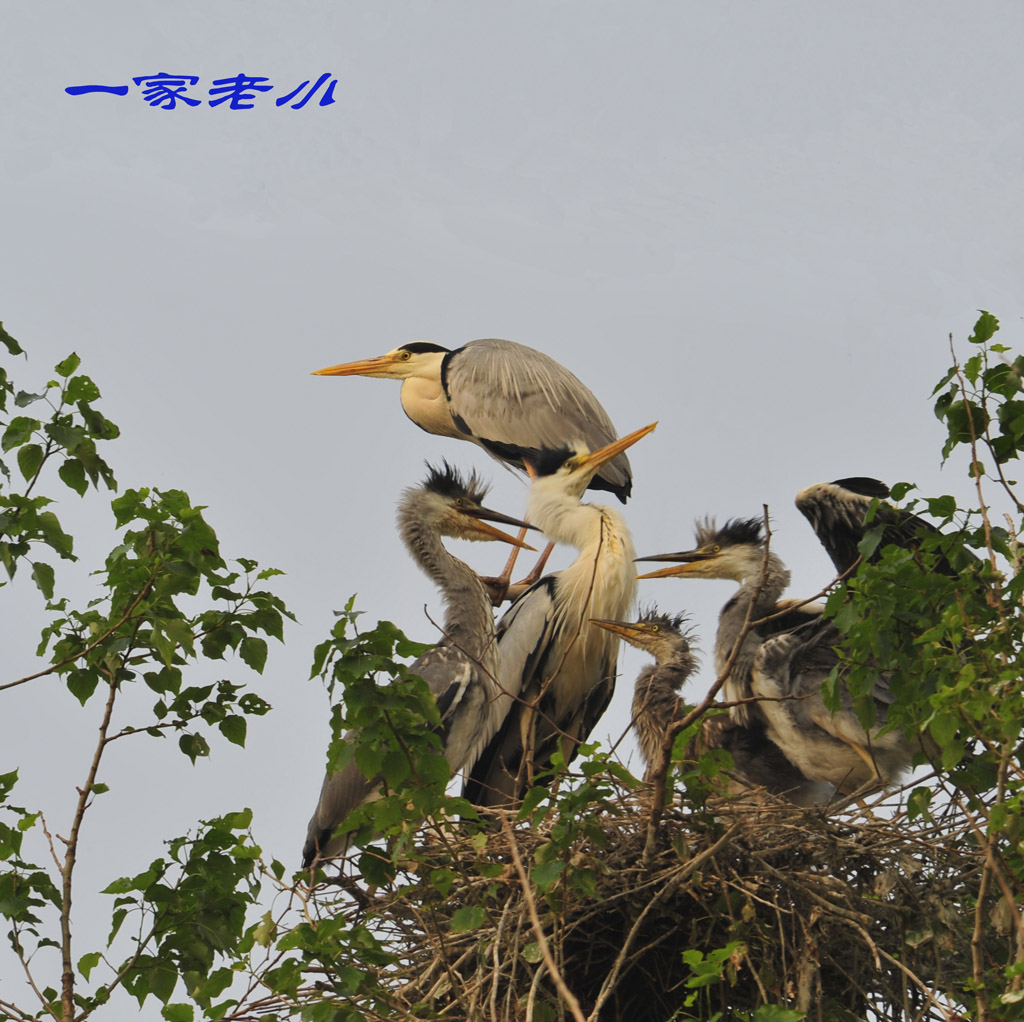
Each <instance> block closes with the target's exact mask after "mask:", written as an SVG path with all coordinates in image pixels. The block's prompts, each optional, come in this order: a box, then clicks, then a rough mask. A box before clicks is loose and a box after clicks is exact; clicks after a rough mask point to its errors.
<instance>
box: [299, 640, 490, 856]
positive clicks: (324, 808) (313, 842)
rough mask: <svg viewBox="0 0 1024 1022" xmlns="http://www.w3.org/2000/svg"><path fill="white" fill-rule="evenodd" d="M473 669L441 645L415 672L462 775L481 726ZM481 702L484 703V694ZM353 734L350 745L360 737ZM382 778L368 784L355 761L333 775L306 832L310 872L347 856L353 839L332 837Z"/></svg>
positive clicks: (447, 751)
mask: <svg viewBox="0 0 1024 1022" xmlns="http://www.w3.org/2000/svg"><path fill="white" fill-rule="evenodd" d="M472 666H473V665H472V664H471V663H470V661H469V659H468V657H466V656H465V654H463V653H462V652H461V651H460V650H457V649H455V648H454V647H452V646H446V645H441V646H435V647H434V648H433V649H429V650H427V652H426V653H424V654H423V656H421V657H420V658H419V659H418V660H417V661H416V662H415V663H413V664H412V665H411V666H410V668H409V670H410V671H411V672H412V673H413V674H418V675H419V676H420V677H421V678H422V679H423V680H424V681H425V682H426V683H427V685H428V686H429V687H430V691H431V692H432V693H433V695H434V699H435V700H436V701H437V708H438V710H439V712H440V714H441V737H442V741H443V742H444V746H445V756H446V757H447V758H448V762H449V763H450V764H451V766H452V769H453V770H458V769H459V768H460V767H461V766H462V763H461V762H453V757H454V758H455V759H456V760H457V759H458V758H459V756H460V755H461V751H460V750H462V749H464V748H465V746H466V743H467V737H466V736H467V735H471V736H475V735H476V733H477V731H478V729H479V727H480V720H479V716H480V714H479V713H473V712H472V710H473V708H472V707H468V710H469V712H467V702H468V701H467V696H466V693H467V691H468V690H469V688H470V682H471V680H472V676H473V675H472ZM479 702H480V703H481V704H482V703H483V697H482V695H481V696H480V697H479ZM354 734H355V733H354V732H352V731H350V732H348V734H346V735H345V739H346V740H351V739H352V738H353V737H354ZM380 783H381V778H380V777H375V778H373V779H368V778H367V777H365V776H364V774H363V772H362V771H361V770H360V769H359V767H358V766H356V763H355V760H350V761H349V763H348V765H347V766H346V767H345V768H344V770H341V771H337V772H335V773H328V774H327V776H326V777H325V778H324V783H323V786H322V787H321V789H320V801H319V803H318V804H317V807H316V811H315V812H314V813H313V816H312V818H311V819H310V821H309V826H308V828H307V830H306V843H305V845H304V846H303V849H302V865H303V868H306V867H308V866H310V865H312V863H313V862H314V861H315V860H316V859H326V858H329V857H331V856H335V855H344V853H345V852H346V851H348V846H349V838H350V835H349V834H339V835H338V836H337V837H332V835H333V834H334V831H335V828H337V827H338V826H339V824H341V823H342V822H343V821H344V820H345V819H346V818H347V817H348V815H349V814H350V813H352V812H353V811H355V810H356V809H358V808H359V807H360V806H361V805H364V804H365V803H367V802H369V801H370V800H371V799H372V798H373V797H374V795H375V793H376V792H377V790H378V788H379V787H380Z"/></svg>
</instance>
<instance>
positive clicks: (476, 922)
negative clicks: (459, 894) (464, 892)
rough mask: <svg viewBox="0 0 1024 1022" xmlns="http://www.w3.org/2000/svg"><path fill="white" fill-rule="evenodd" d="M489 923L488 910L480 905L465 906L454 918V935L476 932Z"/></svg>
mask: <svg viewBox="0 0 1024 1022" xmlns="http://www.w3.org/2000/svg"><path fill="white" fill-rule="evenodd" d="M485 922H487V910H486V909H483V908H481V907H480V906H479V905H463V906H462V908H460V909H459V910H458V911H457V912H456V913H455V915H453V916H452V933H465V932H466V931H467V930H475V929H476V928H477V927H479V926H483V924H484V923H485Z"/></svg>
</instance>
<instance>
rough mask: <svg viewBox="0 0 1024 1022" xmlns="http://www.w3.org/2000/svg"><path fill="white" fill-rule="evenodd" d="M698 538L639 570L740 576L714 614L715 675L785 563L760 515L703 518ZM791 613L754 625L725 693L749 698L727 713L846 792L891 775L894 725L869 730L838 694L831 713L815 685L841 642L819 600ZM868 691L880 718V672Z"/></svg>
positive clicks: (771, 593) (771, 603)
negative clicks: (761, 730) (767, 544)
mask: <svg viewBox="0 0 1024 1022" xmlns="http://www.w3.org/2000/svg"><path fill="white" fill-rule="evenodd" d="M698 544H699V546H698V548H697V549H696V550H691V551H687V552H685V553H681V554H667V555H663V556H662V557H659V558H645V559H647V560H651V559H654V560H674V561H680V562H682V563H680V564H678V565H677V566H676V567H674V568H667V569H663V570H662V571H659V572H654V573H652V574H651V575H646V576H641V577H642V578H652V577H660V576H666V575H677V576H684V577H691V578H692V577H697V578H731V579H735V580H736V581H738V582H740V588H739V590H738V591H737V593H736V594H735V595H734V596H733V597H732V599H730V600H729V602H728V603H726V605H725V607H724V608H723V609H722V613H721V615H720V617H719V627H718V636H717V637H716V640H715V662H716V669H717V671H718V673H719V674H721V673H722V671H723V670H724V669H725V664H726V661H727V660H728V658H729V655H730V652H731V650H732V649H733V646H734V645H735V644H736V641H737V638H738V636H739V635H740V634H741V632H742V630H743V625H744V622H745V621H746V620H747V615H748V609H749V613H750V620H757V619H758V618H760V617H764V616H765V615H767V614H771V613H772V611H773V608H774V607H775V605H776V600H777V599H778V597H779V596H780V595H781V594H782V592H783V590H784V589H785V587H786V585H788V583H789V571H788V570H787V569H786V566H785V565H784V564H783V563H782V560H781V559H780V558H779V557H778V555H777V554H775V553H774V552H771V551H770V552H769V553H768V554H767V557H766V556H765V550H764V542H763V539H762V537H761V523H760V522H759V521H758V519H756V518H751V519H748V520H746V521H742V520H734V521H731V522H727V523H726V524H725V526H723V527H722V528H721V529H715V528H714V527H713V526H712V525H711V524H710V523H707V524H705V525H704V526H702V527H701V529H700V530H699V531H698ZM762 567H763V572H762ZM814 610H817V611H818V612H817V613H814ZM792 614H793V612H792V611H790V613H789V614H786V615H783V617H781V618H779V619H776V620H775V621H770V622H765V624H764V625H758V626H757V627H756V628H752V629H750V630H749V631H748V632H747V634H746V635H745V636H744V638H743V640H742V642H741V643H740V647H739V652H738V654H737V656H736V659H735V662H734V664H733V667H732V670H731V671H730V673H729V677H728V678H727V680H726V682H725V685H724V686H723V694H724V696H725V698H726V700H728V701H730V702H732V701H733V700H737V699H752V700H754V701H753V702H751V703H747V704H742V705H739V706H733V707H731V709H730V714H731V716H732V719H733V720H734V721H736V722H737V723H739V724H742V725H744V726H750V725H751V724H752V723H753V724H758V723H760V724H761V725H762V726H764V727H765V729H766V731H767V734H768V737H769V738H770V739H771V740H772V741H773V742H774V743H775V744H776V745H777V746H778V747H779V748H780V749H781V750H782V752H783V754H784V755H785V757H786V758H787V759H788V760H789V762H790V763H792V764H793V765H794V766H795V767H796V768H797V769H798V770H799V771H800V772H801V773H802V774H803V775H804V776H805V777H806V778H807V779H809V780H810V781H817V782H820V783H823V784H831V785H833V786H834V787H836V788H838V789H839V790H840V791H842V792H844V793H846V792H851V791H854V790H856V789H857V788H860V787H862V786H863V785H864V784H866V783H867V782H868V781H869V780H873V781H874V782H875V783H878V782H882V783H887V782H888V781H889V780H892V779H893V778H895V777H896V776H898V774H899V772H900V770H901V769H903V766H905V765H906V764H909V762H910V758H911V753H910V746H909V744H908V743H907V741H906V738H905V737H904V736H903V734H902V732H899V731H890V732H888V733H887V734H885V735H882V736H879V735H878V731H879V728H873V729H872V730H871V731H870V732H868V731H865V729H864V728H863V727H861V725H860V723H859V721H858V720H857V715H856V713H855V712H854V709H853V702H852V699H850V698H849V696H844V697H843V704H842V706H841V707H840V709H839V710H838V711H837V712H836V713H835V714H832V713H831V712H830V711H828V710H827V709H826V708H825V704H824V702H823V700H822V698H821V691H820V690H821V686H822V684H823V683H824V682H825V680H826V679H827V678H828V676H829V673H830V671H831V670H832V668H833V667H834V666H835V665H836V664H837V663H838V655H837V653H836V652H835V650H834V649H833V646H834V645H835V644H837V643H838V642H839V641H840V637H839V633H838V632H837V631H836V630H835V627H834V625H832V624H831V623H829V622H826V621H824V620H823V619H822V618H821V616H820V608H813V609H812V610H811V612H810V613H808V609H807V608H803V609H802V610H800V611H797V612H796V614H797V616H796V617H793V616H792ZM801 616H802V618H803V621H802V623H801V621H800V618H801ZM779 622H781V623H782V625H783V627H782V628H780V627H779ZM801 651H803V652H802V655H799V656H798V654H800V653H801ZM874 697H875V703H876V713H877V715H878V717H880V718H883V719H884V714H885V707H886V706H887V705H888V704H889V703H890V702H891V701H892V697H891V694H890V692H889V689H888V685H887V684H886V682H885V681H884V679H882V678H879V680H878V682H877V684H876V686H875V692H874ZM778 700H782V702H779V701H778ZM879 754H881V756H880V755H879ZM901 764H902V765H901Z"/></svg>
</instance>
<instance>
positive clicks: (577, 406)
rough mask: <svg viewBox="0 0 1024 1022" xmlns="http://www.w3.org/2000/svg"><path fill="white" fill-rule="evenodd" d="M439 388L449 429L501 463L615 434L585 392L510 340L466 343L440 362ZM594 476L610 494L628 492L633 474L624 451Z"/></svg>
mask: <svg viewBox="0 0 1024 1022" xmlns="http://www.w3.org/2000/svg"><path fill="white" fill-rule="evenodd" d="M442 383H443V385H444V388H445V394H446V395H447V397H448V405H449V410H450V411H451V415H452V419H453V420H454V422H455V424H456V426H457V427H458V428H459V429H461V430H462V431H463V432H464V433H465V434H467V435H468V436H471V437H474V438H476V439H477V440H478V441H479V442H480V443H481V444H482V445H483V446H484V447H485V448H486V449H487V450H488V451H490V452H491V453H492V454H494V455H495V456H496V457H498V458H501V459H503V460H507V461H512V462H514V463H517V464H521V463H522V455H523V454H524V453H528V452H530V451H536V450H538V449H539V448H542V447H547V448H558V447H561V446H563V445H565V444H574V443H577V442H579V441H583V443H585V444H586V445H587V447H588V449H590V450H597V448H599V447H604V446H605V445H606V444H609V443H611V442H612V441H613V440H614V439H615V438H616V437H617V436H618V433H617V432H616V430H615V426H614V425H613V424H612V421H611V418H610V417H609V416H608V413H607V412H606V411H605V410H604V408H603V407H602V406H601V404H600V402H599V401H598V400H597V398H596V397H594V395H593V393H592V392H591V391H590V389H589V388H588V387H586V386H585V385H584V384H583V383H581V382H580V380H579V379H577V377H576V376H574V375H573V374H572V373H571V372H569V370H568V369H566V368H565V366H563V365H561V364H559V363H558V362H556V361H555V360H554V359H553V358H551V357H550V356H548V355H545V354H544V353H543V352H540V351H535V350H534V349H533V348H528V347H526V346H525V345H523V344H516V343H515V342H514V341H503V340H497V339H487V340H480V341H470V343H469V344H467V345H465V347H462V348H458V349H457V350H455V351H453V352H452V353H451V354H450V355H449V356H447V357H446V358H445V367H444V371H443V374H442ZM598 475H599V476H600V477H601V478H602V479H604V480H605V481H607V482H608V483H609V484H610V486H609V487H608V488H609V489H612V490H613V491H614V492H617V493H618V492H619V491H620V490H621V491H622V495H623V496H628V495H629V484H630V480H631V477H632V473H631V471H630V467H629V459H628V458H627V457H626V455H625V454H620V455H618V456H617V457H615V458H613V459H612V460H611V461H610V462H608V463H607V464H606V465H604V466H602V468H601V470H600V471H599V473H598Z"/></svg>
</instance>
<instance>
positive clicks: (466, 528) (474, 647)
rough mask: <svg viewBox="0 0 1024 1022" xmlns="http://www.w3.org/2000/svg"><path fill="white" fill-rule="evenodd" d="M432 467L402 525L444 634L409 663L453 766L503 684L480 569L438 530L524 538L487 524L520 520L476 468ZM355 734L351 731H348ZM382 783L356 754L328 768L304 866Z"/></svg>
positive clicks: (472, 747) (485, 734) (468, 756)
mask: <svg viewBox="0 0 1024 1022" xmlns="http://www.w3.org/2000/svg"><path fill="white" fill-rule="evenodd" d="M427 467H428V470H429V471H428V474H427V478H426V479H425V480H424V482H423V483H422V484H421V485H419V486H414V487H411V488H409V489H407V490H406V491H405V493H404V494H403V496H402V499H401V501H400V502H399V505H398V529H399V532H400V534H401V536H402V540H403V542H404V543H405V545H406V547H407V548H408V550H409V553H410V554H411V555H412V558H413V560H415V561H416V563H417V564H418V565H419V566H420V568H422V569H423V571H424V572H426V574H427V575H429V576H430V578H431V579H433V581H434V582H435V583H436V584H437V586H438V588H439V589H440V590H441V593H442V596H443V598H444V603H445V616H444V626H443V631H444V639H443V640H442V641H441V643H440V644H439V645H437V646H435V647H434V648H433V649H430V650H428V651H427V652H426V653H424V654H423V656H421V657H420V658H419V659H418V660H417V661H416V662H415V663H414V664H412V665H411V666H410V668H409V670H410V671H411V672H412V673H413V674H418V675H419V676H420V677H421V678H422V679H423V680H424V681H425V682H426V683H427V684H428V685H429V686H430V690H431V692H432V693H433V694H434V698H435V699H436V701H437V708H438V710H439V711H440V714H441V737H442V741H443V743H444V755H445V758H446V759H447V760H448V763H449V764H450V766H451V768H452V771H453V772H454V771H457V770H460V769H462V768H463V767H464V766H466V765H467V764H471V763H473V762H474V761H475V760H476V758H477V756H478V755H479V754H480V751H481V749H482V748H483V746H484V745H485V744H486V743H487V741H488V739H489V738H490V737H491V735H492V734H493V728H492V729H491V730H490V731H488V730H487V722H488V720H489V717H490V714H491V706H492V704H493V702H494V700H495V699H496V697H497V696H498V694H499V691H500V690H499V689H498V687H497V683H496V681H495V678H496V677H497V673H498V652H497V646H496V644H495V635H494V614H493V611H492V608H491V602H490V599H489V598H488V596H487V594H486V593H485V592H484V587H483V585H482V584H481V582H480V580H479V579H478V578H477V576H476V573H475V572H474V571H473V570H472V568H470V567H469V565H467V564H466V563H464V562H463V561H460V560H459V559H458V558H457V557H455V556H454V555H452V554H451V553H449V552H448V551H447V550H446V549H445V547H444V544H443V543H442V542H441V537H442V536H449V537H453V538H457V539H469V540H492V541H499V542H503V543H511V544H513V545H514V546H516V545H518V546H525V545H526V544H525V543H522V541H521V540H518V539H516V538H514V537H512V536H509V535H507V534H506V533H504V532H502V531H500V530H499V529H496V528H494V527H493V526H491V525H488V524H487V523H488V522H500V523H504V524H506V525H514V526H520V527H521V526H522V525H523V523H522V522H521V521H519V520H518V519H515V518H509V517H508V516H507V515H503V514H500V513H499V512H497V511H491V510H489V509H488V508H485V507H484V506H483V505H482V501H483V498H484V495H485V493H486V489H485V488H484V487H483V486H482V485H481V483H480V481H479V480H478V479H477V477H476V475H472V476H470V477H469V479H468V481H467V480H466V479H464V478H463V477H462V476H461V475H460V474H459V473H458V472H457V471H456V470H455V469H453V468H452V467H451V466H449V465H448V464H447V463H445V464H444V467H443V468H440V469H438V468H434V467H432V466H429V465H428V466H427ZM529 549H532V547H531V548H529ZM351 736H352V733H351V732H350V733H349V735H347V736H346V737H351ZM379 786H380V778H373V779H370V778H367V777H366V776H365V775H364V774H363V772H362V771H361V770H360V769H359V768H358V766H356V763H355V761H354V760H350V761H349V763H348V765H347V766H346V767H345V769H343V770H341V771H340V772H336V773H328V774H327V776H326V777H325V778H324V783H323V787H322V788H321V791H320V801H319V803H318V805H317V807H316V811H315V812H314V813H313V817H312V819H311V820H310V821H309V828H308V830H307V833H306V843H305V846H304V847H303V849H302V865H303V867H304V868H305V867H308V866H310V865H312V864H313V863H314V862H316V861H318V860H320V859H326V858H330V857H331V856H334V855H341V854H344V852H345V851H346V850H347V848H348V843H349V836H350V835H348V834H339V835H337V836H336V837H335V836H333V835H334V831H335V829H336V828H337V826H338V825H339V824H340V823H341V822H342V821H343V820H344V819H345V818H346V817H347V816H348V815H349V813H351V812H352V811H353V810H354V809H356V808H358V807H359V806H361V805H363V804H364V803H365V802H368V801H369V800H370V799H372V798H373V797H374V795H375V793H376V791H377V789H378V788H379Z"/></svg>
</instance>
